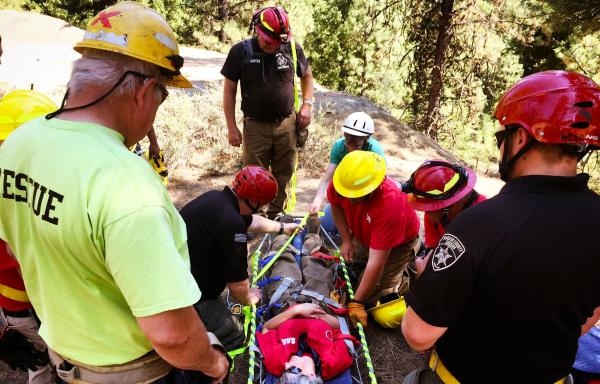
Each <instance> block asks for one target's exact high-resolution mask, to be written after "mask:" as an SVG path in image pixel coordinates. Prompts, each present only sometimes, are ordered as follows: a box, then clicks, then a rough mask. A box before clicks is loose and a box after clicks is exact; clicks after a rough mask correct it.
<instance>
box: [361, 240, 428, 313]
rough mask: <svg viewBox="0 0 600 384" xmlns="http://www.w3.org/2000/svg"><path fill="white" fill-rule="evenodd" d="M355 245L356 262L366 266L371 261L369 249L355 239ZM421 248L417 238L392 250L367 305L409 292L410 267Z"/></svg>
mask: <svg viewBox="0 0 600 384" xmlns="http://www.w3.org/2000/svg"><path fill="white" fill-rule="evenodd" d="M353 243H354V262H355V263H361V264H363V263H364V264H365V265H366V264H367V263H368V260H369V248H368V247H367V246H365V245H363V244H362V243H361V242H360V241H358V240H357V239H356V238H354V239H353ZM419 247H420V242H419V237H418V236H417V237H415V238H414V239H412V240H410V241H408V242H406V243H404V244H400V245H398V246H397V247H395V248H392V250H391V252H390V256H389V257H388V259H387V261H386V263H385V266H384V267H383V273H382V274H381V278H380V279H379V281H378V282H377V285H376V286H375V289H374V290H373V293H372V294H371V296H370V297H369V298H368V299H367V300H365V302H366V303H368V304H373V305H374V304H377V300H379V298H380V297H382V296H385V295H389V294H391V293H396V292H397V293H398V294H400V295H403V294H405V293H406V292H407V291H408V288H409V282H410V275H409V270H408V266H409V263H410V262H411V261H413V260H414V258H415V255H416V254H417V251H418V250H419ZM363 273H364V271H363V272H362V273H361V274H360V277H359V281H360V280H362V276H363ZM359 284H360V283H359ZM356 288H358V287H356Z"/></svg>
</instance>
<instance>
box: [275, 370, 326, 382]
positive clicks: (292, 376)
mask: <svg viewBox="0 0 600 384" xmlns="http://www.w3.org/2000/svg"><path fill="white" fill-rule="evenodd" d="M279 384H323V379H321V378H320V377H319V376H317V377H313V378H310V377H308V376H306V375H305V374H303V373H292V372H283V374H282V375H281V377H280V378H279Z"/></svg>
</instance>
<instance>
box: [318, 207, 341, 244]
mask: <svg viewBox="0 0 600 384" xmlns="http://www.w3.org/2000/svg"><path fill="white" fill-rule="evenodd" d="M323 212H324V213H325V214H324V215H323V217H321V227H323V229H324V230H326V231H327V233H329V236H331V238H332V239H333V240H336V239H339V237H340V234H339V233H338V229H337V227H336V226H335V222H334V221H333V215H332V214H331V204H329V203H327V205H325V208H324V209H323Z"/></svg>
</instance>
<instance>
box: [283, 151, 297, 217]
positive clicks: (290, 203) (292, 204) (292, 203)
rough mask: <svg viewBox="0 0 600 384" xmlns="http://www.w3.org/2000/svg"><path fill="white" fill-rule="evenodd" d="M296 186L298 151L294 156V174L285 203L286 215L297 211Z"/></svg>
mask: <svg viewBox="0 0 600 384" xmlns="http://www.w3.org/2000/svg"><path fill="white" fill-rule="evenodd" d="M296 184H298V151H296V154H295V155H294V173H292V177H291V178H290V185H289V188H288V199H287V201H286V202H285V209H284V211H285V213H288V214H289V213H293V212H294V209H296Z"/></svg>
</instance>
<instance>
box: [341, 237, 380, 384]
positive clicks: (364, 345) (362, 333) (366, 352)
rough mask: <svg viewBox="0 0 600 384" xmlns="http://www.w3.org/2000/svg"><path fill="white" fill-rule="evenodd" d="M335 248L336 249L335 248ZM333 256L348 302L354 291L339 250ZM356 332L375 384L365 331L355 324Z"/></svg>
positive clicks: (358, 324) (372, 381)
mask: <svg viewBox="0 0 600 384" xmlns="http://www.w3.org/2000/svg"><path fill="white" fill-rule="evenodd" d="M336 248H337V247H336ZM335 256H339V258H340V265H341V266H342V270H343V271H344V279H345V280H346V288H347V289H348V296H349V298H350V300H352V299H353V298H354V290H353V289H352V284H351V283H350V276H349V275H348V269H347V268H346V262H345V260H344V257H343V256H342V255H340V250H339V249H336V251H335ZM356 330H357V331H358V335H359V336H360V344H361V345H362V348H363V351H364V355H365V360H366V365H367V369H368V371H369V379H370V380H371V381H370V382H371V384H376V383H377V378H376V377H375V368H374V367H373V362H372V361H371V353H370V352H369V346H368V345H367V338H366V337H365V331H364V329H363V326H362V324H361V323H356Z"/></svg>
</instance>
